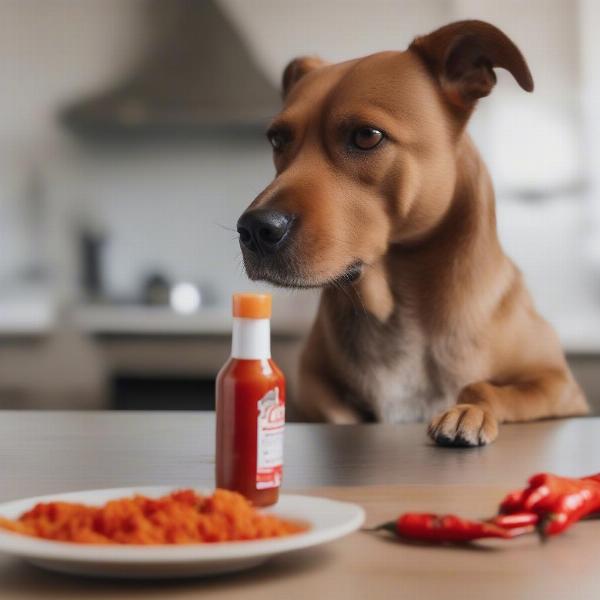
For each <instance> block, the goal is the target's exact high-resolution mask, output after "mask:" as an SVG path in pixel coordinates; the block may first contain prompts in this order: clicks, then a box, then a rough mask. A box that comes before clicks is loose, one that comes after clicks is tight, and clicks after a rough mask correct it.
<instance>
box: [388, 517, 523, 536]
mask: <svg viewBox="0 0 600 600" xmlns="http://www.w3.org/2000/svg"><path fill="white" fill-rule="evenodd" d="M376 529H386V530H387V531H391V532H392V533H394V534H395V535H397V536H398V537H400V538H403V539H409V540H416V541H424V542H437V543H461V542H472V541H474V540H479V539H483V538H502V539H510V538H513V537H515V536H516V535H519V534H520V533H521V531H520V530H518V529H508V528H506V529H505V528H503V527H500V526H498V525H496V524H494V523H489V522H487V521H471V520H469V519H461V518H460V517H457V516H456V515H436V514H432V513H405V514H403V515H400V516H399V517H398V519H397V520H396V521H395V522H391V523H385V524H384V525H380V526H379V527H377V528H376Z"/></svg>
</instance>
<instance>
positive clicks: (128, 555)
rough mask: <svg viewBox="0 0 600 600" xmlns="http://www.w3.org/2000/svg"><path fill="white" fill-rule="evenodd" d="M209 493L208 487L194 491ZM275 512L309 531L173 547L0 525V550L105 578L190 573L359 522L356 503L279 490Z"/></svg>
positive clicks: (218, 569)
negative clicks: (53, 536)
mask: <svg viewBox="0 0 600 600" xmlns="http://www.w3.org/2000/svg"><path fill="white" fill-rule="evenodd" d="M174 489H177V488H172V487H164V486H161V487H138V488H115V489H109V490H91V491H85V492H71V493H67V494H53V495H51V496H39V497H37V498H27V499H26V500H17V501H14V502H6V503H4V504H0V516H3V517H7V518H9V519H15V518H17V517H18V516H19V515H21V514H22V513H23V512H24V511H26V510H29V509H30V508H32V507H33V506H34V505H35V504H36V503H38V502H51V501H56V500H63V501H66V502H81V503H84V504H89V505H101V504H103V503H105V502H106V501H108V500H112V499H114V498H121V497H124V496H132V495H133V494H143V495H145V496H149V497H158V496H163V495H165V494H168V493H169V492H171V491H173V490H174ZM197 491H198V492H200V493H204V494H208V493H210V492H208V491H207V490H197ZM265 512H272V513H275V514H277V515H278V516H281V517H284V518H288V519H292V520H298V521H304V522H308V523H309V524H310V529H309V530H308V531H306V532H305V533H298V534H295V535H291V536H288V537H283V538H273V539H269V540H258V541H250V542H222V543H216V544H191V545H179V546H177V545H173V546H167V545H164V546H137V545H136V546H134V545H114V546H113V545H111V546H105V545H101V544H97V545H95V544H75V543H68V542H54V541H49V540H42V539H38V538H33V537H29V536H24V535H19V534H16V533H10V532H8V531H4V530H2V529H0V552H4V553H7V554H10V555H13V556H18V557H21V558H23V559H25V560H27V561H29V562H31V563H33V564H35V565H37V566H40V567H43V568H45V569H50V570H52V571H61V572H63V573H75V574H79V575H94V576H105V577H127V578H159V577H192V576H201V575H214V574H218V573H226V572H229V571H239V570H242V569H248V568H250V567H254V566H256V565H259V564H261V563H263V562H265V561H266V560H268V559H269V558H271V557H273V556H276V555H278V554H283V553H285V552H291V551H292V550H300V549H302V548H309V547H311V546H318V545H319V544H324V543H325V542H330V541H332V540H335V539H337V538H339V537H342V536H344V535H347V534H349V533H351V532H353V531H355V530H356V529H358V528H359V527H360V526H361V525H362V523H363V522H364V518H365V514H364V511H363V509H362V508H361V507H360V506H358V505H356V504H349V503H347V502H337V501H334V500H328V499H326V498H316V497H312V496H296V495H290V494H282V495H281V496H280V499H279V502H278V503H277V505H276V506H275V507H273V508H269V509H265Z"/></svg>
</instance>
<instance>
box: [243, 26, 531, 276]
mask: <svg viewBox="0 0 600 600" xmlns="http://www.w3.org/2000/svg"><path fill="white" fill-rule="evenodd" d="M495 67H502V68H505V69H507V70H508V71H510V72H511V73H512V75H513V76H514V77H515V79H516V80H517V82H518V83H519V85H520V86H521V87H522V88H524V89H525V90H528V91H531V90H532V89H533V81H532V79H531V75H530V73H529V69H528V67H527V64H526V63H525V60H524V59H523V57H522V55H521V53H520V52H519V50H518V49H517V47H516V46H515V45H514V44H513V43H512V42H511V41H510V40H509V39H508V38H507V37H506V36H505V35H504V34H503V33H502V32H501V31H499V30H498V29H496V28H495V27H493V26H492V25H489V24H487V23H483V22H481V21H463V22H459V23H453V24H451V25H447V26H446V27H442V28H441V29H438V30H437V31H435V32H433V33H431V34H429V35H427V36H423V37H419V38H417V39H416V40H415V41H414V42H413V43H412V44H411V45H410V47H409V48H408V50H406V51H404V52H383V53H379V54H374V55H371V56H367V57H366V58H362V59H357V60H352V61H348V62H344V63H339V64H326V63H324V62H323V61H321V60H320V59H318V58H299V59H296V60H294V61H292V62H291V63H290V64H289V65H288V67H287V68H286V70H285V73H284V75H283V96H284V106H283V109H282V111H281V113H280V114H279V115H278V116H276V117H275V119H274V120H273V122H272V123H271V125H270V127H269V130H268V134H267V136H268V139H269V140H270V142H271V145H272V146H273V156H274V162H275V167H276V171H277V172H276V177H275V179H274V180H273V182H272V183H271V184H270V185H269V186H268V187H267V188H266V189H265V190H264V191H263V192H262V193H261V194H260V195H259V196H258V197H257V198H256V199H255V200H254V202H252V204H251V205H250V206H249V207H248V209H247V210H246V211H245V212H244V214H243V215H242V216H241V217H240V219H239V221H238V232H239V234H240V244H241V247H242V252H243V257H244V264H245V267H246V271H247V273H248V275H249V277H250V278H251V279H263V280H267V281H270V282H272V283H275V284H279V285H283V286H289V287H320V286H325V285H327V284H330V283H334V282H345V281H353V280H356V279H357V278H358V277H360V274H361V271H362V268H363V266H365V265H371V264H374V263H376V262H377V261H378V260H379V259H380V258H381V257H382V256H383V255H384V254H386V252H387V251H388V248H389V246H390V244H395V243H411V242H415V241H418V240H419V239H422V238H423V237H424V236H426V235H427V233H428V232H430V231H431V230H432V229H433V228H434V227H435V226H436V224H438V223H439V222H440V220H441V219H442V218H443V216H444V214H445V213H446V211H447V210H448V207H449V205H450V203H451V201H452V197H453V194H454V189H455V183H456V178H457V167H456V164H457V157H456V155H457V143H458V140H459V139H460V137H461V134H462V132H463V130H464V127H465V124H466V122H467V120H468V117H469V115H470V114H471V112H472V110H473V108H474V105H475V103H476V101H477V100H478V99H479V98H481V97H483V96H486V95H488V94H489V93H490V92H491V90H492V88H493V87H494V84H495V82H496V77H495V74H494V70H493V69H494V68H495Z"/></svg>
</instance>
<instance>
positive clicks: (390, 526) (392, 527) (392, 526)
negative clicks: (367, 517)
mask: <svg viewBox="0 0 600 600" xmlns="http://www.w3.org/2000/svg"><path fill="white" fill-rule="evenodd" d="M362 531H369V532H371V533H376V532H378V531H387V532H389V533H393V534H394V535H397V533H396V523H395V522H394V521H388V522H387V523H381V524H380V525H376V526H375V527H363V528H362Z"/></svg>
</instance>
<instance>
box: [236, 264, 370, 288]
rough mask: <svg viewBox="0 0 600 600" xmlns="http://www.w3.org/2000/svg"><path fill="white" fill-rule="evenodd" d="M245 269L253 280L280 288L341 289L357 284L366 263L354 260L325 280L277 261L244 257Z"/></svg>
mask: <svg viewBox="0 0 600 600" xmlns="http://www.w3.org/2000/svg"><path fill="white" fill-rule="evenodd" d="M244 267H245V269H246V273H247V274H248V277H249V278H250V279H252V280H261V281H266V282H268V283H271V284H273V285H276V286H278V287H285V288H297V289H311V288H324V287H329V286H333V287H340V286H344V285H350V284H352V283H355V282H356V281H358V280H359V279H360V277H361V275H362V273H363V268H364V263H363V262H362V261H361V260H354V261H353V262H351V263H350V264H349V265H348V266H347V267H346V268H345V269H343V271H342V272H341V273H339V274H338V275H335V276H333V277H325V278H318V277H315V278H312V277H307V276H306V275H304V274H302V273H301V271H300V269H299V268H298V266H297V265H295V264H285V263H284V262H283V261H280V260H276V259H274V260H271V261H268V262H265V261H260V262H258V263H257V262H256V261H254V260H248V259H247V257H246V256H244Z"/></svg>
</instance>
